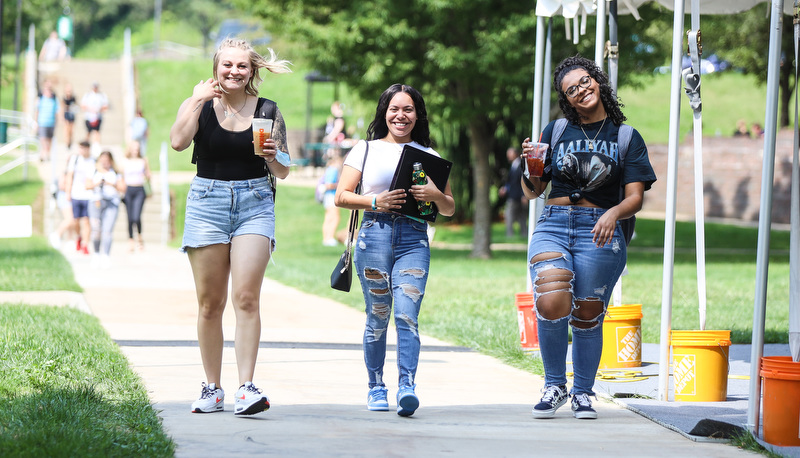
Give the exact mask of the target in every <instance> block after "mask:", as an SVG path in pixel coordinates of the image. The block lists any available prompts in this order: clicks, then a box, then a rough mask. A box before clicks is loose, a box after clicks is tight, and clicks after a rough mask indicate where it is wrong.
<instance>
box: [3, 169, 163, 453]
mask: <svg viewBox="0 0 800 458" xmlns="http://www.w3.org/2000/svg"><path fill="white" fill-rule="evenodd" d="M34 175H35V170H34ZM43 192H44V191H43V185H42V182H41V181H40V180H38V179H33V178H32V179H29V180H28V181H22V172H21V169H19V168H18V169H15V170H14V171H12V172H10V173H7V174H5V175H2V176H0V205H9V204H15V205H33V206H34V208H37V206H38V207H39V208H38V209H37V210H34V213H36V212H41V208H40V207H41V205H40V204H37V202H40V201H41V193H43ZM38 231H39V232H41V228H39V229H38ZM0 259H2V262H1V263H0V291H40V290H41V291H45V290H68V291H80V290H81V288H80V286H79V285H78V284H77V282H76V281H75V278H74V274H73V272H72V268H71V266H70V264H69V262H67V260H66V259H64V257H63V256H62V255H61V253H59V252H58V251H56V250H55V249H53V248H52V247H50V244H49V243H48V242H47V240H46V239H45V238H44V237H43V236H42V235H41V234H38V235H34V236H33V237H30V238H26V239H0ZM0 374H2V376H0V380H2V383H0V456H87V457H106V456H153V457H158V456H172V455H173V454H174V449H175V445H174V444H173V442H172V440H171V439H170V438H169V437H167V436H166V434H165V433H164V431H163V430H162V428H161V422H160V420H159V418H158V416H157V415H156V412H155V411H154V410H153V408H152V406H151V405H150V401H149V399H148V397H147V391H146V390H145V388H144V386H143V385H142V382H141V379H140V378H139V376H138V375H137V374H136V373H134V372H133V371H132V370H131V369H130V367H129V364H128V361H127V360H126V359H125V356H124V355H123V354H122V352H121V351H120V349H119V347H117V345H116V344H115V343H114V342H113V341H112V340H111V338H110V337H109V336H108V333H106V331H105V330H104V329H103V327H102V326H101V325H100V322H99V321H98V320H97V319H96V318H95V317H93V316H90V315H87V314H85V313H83V312H81V311H78V310H74V309H70V308H58V307H48V306H46V305H42V306H38V305H34V306H31V305H20V304H8V303H0Z"/></svg>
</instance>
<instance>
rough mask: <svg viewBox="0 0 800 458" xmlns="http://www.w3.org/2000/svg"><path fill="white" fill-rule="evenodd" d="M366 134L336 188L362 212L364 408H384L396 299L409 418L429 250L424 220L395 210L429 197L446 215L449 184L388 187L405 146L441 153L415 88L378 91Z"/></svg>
mask: <svg viewBox="0 0 800 458" xmlns="http://www.w3.org/2000/svg"><path fill="white" fill-rule="evenodd" d="M367 139H368V141H369V145H368V146H367V143H366V142H359V143H358V144H357V145H356V146H355V147H353V149H352V150H351V151H350V153H349V154H348V157H347V159H346V160H345V163H344V167H343V170H342V176H341V179H340V180H339V186H338V188H337V190H336V205H337V206H338V207H342V208H347V209H363V210H365V211H364V218H363V221H362V222H361V228H360V230H359V234H358V240H357V242H356V248H355V255H354V259H355V261H354V269H355V270H356V274H357V275H358V279H359V280H360V282H361V289H362V291H363V293H364V301H365V303H366V313H367V323H366V329H365V330H364V361H365V363H366V366H367V374H368V382H369V392H368V394H367V408H368V409H369V410H377V411H386V410H389V402H388V390H387V389H386V385H385V384H384V382H383V365H384V361H385V358H386V330H387V329H388V327H389V319H390V317H391V312H392V304H394V318H395V326H396V328H397V368H398V372H399V380H398V391H397V414H398V415H400V416H403V417H407V416H410V415H412V414H413V413H414V411H415V410H416V409H417V407H419V399H418V398H417V395H416V394H415V392H414V388H415V386H416V385H415V383H414V378H415V376H416V372H417V364H418V363H419V350H420V341H419V332H418V330H417V324H418V321H417V318H418V316H419V311H420V306H421V304H422V298H423V296H424V295H425V286H426V283H427V279H428V267H429V266H430V255H431V253H430V247H429V246H428V236H427V229H428V224H427V223H426V222H424V221H421V220H415V219H412V218H409V217H407V216H404V215H402V214H400V213H395V212H394V211H395V210H398V209H399V208H401V206H402V204H403V203H405V200H406V199H416V200H417V201H428V202H433V203H434V204H435V205H436V208H437V209H438V211H439V213H441V214H442V215H445V216H452V215H453V213H455V202H454V201H453V194H452V192H451V191H450V183H447V185H446V187H445V190H444V192H442V191H440V190H439V189H438V188H437V187H436V185H434V184H433V182H432V181H430V180H429V181H428V184H426V185H414V186H412V187H411V189H410V190H409V191H408V193H407V192H406V191H405V190H403V189H398V190H394V191H390V190H389V188H390V185H391V182H392V176H393V175H394V171H395V168H397V164H398V162H399V160H400V153H401V152H402V150H403V147H404V146H405V145H408V144H410V145H412V146H414V147H416V148H419V149H422V150H425V151H427V152H429V153H431V154H434V155H436V156H438V155H439V154H438V153H436V151H434V150H433V149H431V148H430V144H431V140H430V130H429V127H428V117H427V111H426V109H425V101H424V100H423V98H422V95H420V93H419V92H418V91H417V90H416V89H414V88H413V87H411V86H407V85H403V84H394V85H392V86H390V87H389V88H388V89H387V90H386V91H384V92H383V94H381V97H380V99H379V101H378V107H377V110H376V112H375V119H374V120H373V121H372V123H371V124H370V125H369V128H368V129H367ZM364 154H366V155H367V157H366V161H365V160H364ZM362 164H363V168H362ZM362 179H363V185H362V192H361V194H356V193H355V189H356V186H358V183H359V181H361V180H362ZM409 194H410V195H409Z"/></svg>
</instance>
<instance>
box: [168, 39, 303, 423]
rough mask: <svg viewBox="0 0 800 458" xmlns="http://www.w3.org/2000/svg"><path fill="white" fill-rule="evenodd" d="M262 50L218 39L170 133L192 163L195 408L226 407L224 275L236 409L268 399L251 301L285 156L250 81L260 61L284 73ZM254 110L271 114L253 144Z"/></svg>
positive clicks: (271, 108)
mask: <svg viewBox="0 0 800 458" xmlns="http://www.w3.org/2000/svg"><path fill="white" fill-rule="evenodd" d="M269 51H270V56H269V58H264V57H262V56H261V55H259V54H258V53H257V52H256V51H255V50H254V49H253V48H252V46H251V45H250V44H249V43H247V42H246V41H244V40H239V39H233V38H229V39H225V40H223V41H222V43H221V44H220V45H219V48H218V49H217V51H216V53H215V54H214V63H213V77H212V78H209V79H208V80H205V81H202V80H201V81H200V82H199V83H197V85H195V87H194V90H193V93H192V96H191V97H189V98H188V99H186V100H185V101H184V102H183V104H181V107H180V108H179V109H178V114H177V118H176V120H175V124H173V126H172V129H171V131H170V141H171V143H172V148H174V149H175V150H177V151H183V150H185V149H186V148H188V147H189V145H190V144H192V142H194V152H193V156H192V162H194V163H196V164H197V176H196V177H194V179H193V180H192V184H191V189H190V190H189V193H188V196H187V199H186V223H185V229H184V234H183V242H182V243H181V251H183V252H185V253H187V254H188V257H189V263H190V264H191V266H192V273H193V274H194V279H195V287H196V289H197V299H198V306H199V313H198V320H197V337H198V342H199V346H200V356H201V359H202V361H203V369H204V371H205V378H206V381H205V382H203V383H202V390H201V393H200V398H199V399H198V400H197V401H195V402H194V403H193V404H192V412H195V413H209V412H220V411H222V410H224V404H225V392H224V391H223V390H222V388H221V380H220V379H221V376H222V374H221V372H222V348H223V343H224V338H223V334H222V314H223V311H224V310H225V305H226V302H227V299H228V281H229V279H230V282H231V296H230V297H231V302H232V303H233V308H234V311H235V314H236V336H235V342H236V344H235V350H236V362H237V368H238V378H239V381H238V386H239V389H238V391H237V392H236V396H235V398H236V399H235V403H234V415H252V414H256V413H259V412H263V411H264V410H267V409H268V408H269V399H268V398H267V396H266V395H264V394H263V393H262V392H261V390H260V389H258V388H256V386H255V385H254V384H253V375H254V372H255V365H256V357H257V356H258V345H259V341H260V338H261V316H260V302H259V300H260V296H261V284H262V282H263V280H264V272H265V270H266V268H267V263H268V262H269V259H270V256H271V254H272V251H273V250H274V249H275V189H274V178H276V177H277V178H281V179H283V178H286V176H287V175H288V174H289V162H290V161H289V155H288V153H287V152H288V148H287V145H286V125H285V124H284V120H283V116H282V115H281V112H280V111H279V110H278V109H277V106H276V105H275V103H274V102H272V101H270V100H268V99H265V98H261V97H259V95H258V94H259V92H258V85H259V84H260V83H261V81H262V80H261V77H260V75H259V70H261V69H262V68H265V69H267V70H269V71H270V72H272V73H288V72H290V71H291V70H290V69H289V62H288V61H285V60H279V59H278V58H277V57H276V56H275V53H274V52H273V51H272V50H271V49H270V50H269ZM255 117H258V118H270V119H272V120H273V128H272V132H271V138H268V139H267V140H266V141H265V142H264V144H263V145H254V143H253V133H252V123H253V118H255ZM254 149H255V150H254Z"/></svg>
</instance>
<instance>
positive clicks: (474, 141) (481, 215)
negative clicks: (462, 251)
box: [469, 119, 492, 259]
mask: <svg viewBox="0 0 800 458" xmlns="http://www.w3.org/2000/svg"><path fill="white" fill-rule="evenodd" d="M469 133H470V137H471V138H470V140H471V142H470V145H471V149H472V151H471V153H472V166H473V171H474V173H473V179H472V180H473V181H472V185H473V190H474V192H473V195H474V199H475V200H474V204H475V213H474V217H473V221H474V224H473V228H474V232H473V236H472V254H471V256H472V257H473V258H481V259H488V258H491V257H492V251H491V247H490V244H491V243H492V206H491V202H490V200H489V186H490V183H491V170H490V168H489V153H490V152H491V150H492V148H491V141H492V137H491V136H490V135H489V134H488V132H487V129H486V128H485V124H484V123H483V120H482V119H476V120H472V121H470V124H469Z"/></svg>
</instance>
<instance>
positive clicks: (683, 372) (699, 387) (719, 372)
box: [671, 330, 731, 402]
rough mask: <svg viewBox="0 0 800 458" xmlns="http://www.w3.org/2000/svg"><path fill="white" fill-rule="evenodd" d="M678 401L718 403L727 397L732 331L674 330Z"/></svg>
mask: <svg viewBox="0 0 800 458" xmlns="http://www.w3.org/2000/svg"><path fill="white" fill-rule="evenodd" d="M671 345H672V373H673V381H674V383H675V400H676V401H695V402H718V401H724V400H725V399H726V398H727V397H728V350H729V347H730V346H731V332H730V331H710V330H705V331H672V336H671Z"/></svg>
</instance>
